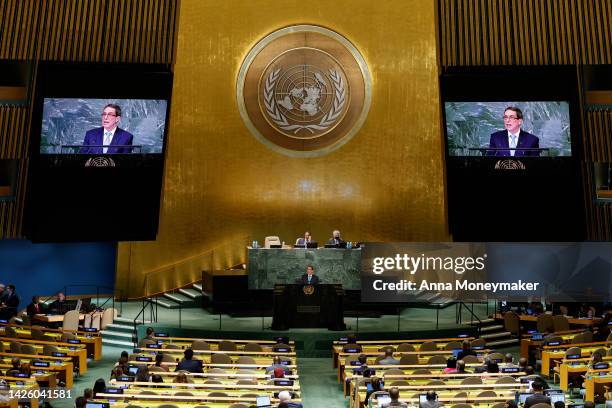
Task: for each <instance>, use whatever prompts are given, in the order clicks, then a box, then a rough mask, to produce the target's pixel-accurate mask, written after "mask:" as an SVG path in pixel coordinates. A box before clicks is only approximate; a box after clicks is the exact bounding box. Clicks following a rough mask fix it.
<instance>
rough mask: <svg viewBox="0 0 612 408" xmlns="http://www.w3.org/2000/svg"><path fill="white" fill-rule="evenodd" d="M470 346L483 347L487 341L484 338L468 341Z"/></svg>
mask: <svg viewBox="0 0 612 408" xmlns="http://www.w3.org/2000/svg"><path fill="white" fill-rule="evenodd" d="M470 344H471V346H472V348H474V347H485V346H486V345H487V341H486V340H485V339H475V340H472V341H471V342H470Z"/></svg>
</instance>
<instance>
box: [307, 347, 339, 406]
mask: <svg viewBox="0 0 612 408" xmlns="http://www.w3.org/2000/svg"><path fill="white" fill-rule="evenodd" d="M298 367H299V369H298V373H299V375H300V387H301V389H302V395H303V397H302V398H303V401H304V403H303V405H304V407H325V408H346V407H348V406H349V400H348V398H347V399H344V398H343V397H342V385H341V384H339V383H338V379H337V371H336V370H335V369H334V368H333V367H332V359H331V356H330V357H329V358H300V359H299V360H298Z"/></svg>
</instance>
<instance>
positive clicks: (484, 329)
mask: <svg viewBox="0 0 612 408" xmlns="http://www.w3.org/2000/svg"><path fill="white" fill-rule="evenodd" d="M503 329H504V326H503V325H501V324H496V325H495V326H482V327H481V328H480V332H481V333H482V332H492V331H496V330H503Z"/></svg>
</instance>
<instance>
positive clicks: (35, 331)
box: [30, 326, 45, 340]
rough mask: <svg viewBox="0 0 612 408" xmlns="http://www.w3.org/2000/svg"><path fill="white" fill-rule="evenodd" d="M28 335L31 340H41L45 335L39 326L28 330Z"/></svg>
mask: <svg viewBox="0 0 612 408" xmlns="http://www.w3.org/2000/svg"><path fill="white" fill-rule="evenodd" d="M30 334H31V336H32V339H33V340H41V339H42V337H43V336H44V335H45V332H43V328H42V327H40V326H32V328H31V329H30Z"/></svg>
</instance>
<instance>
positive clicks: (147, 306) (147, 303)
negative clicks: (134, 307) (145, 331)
mask: <svg viewBox="0 0 612 408" xmlns="http://www.w3.org/2000/svg"><path fill="white" fill-rule="evenodd" d="M147 311H148V312H149V321H150V322H154V323H155V322H157V302H154V301H153V299H151V298H143V299H142V308H141V309H140V312H138V314H137V315H136V317H135V318H134V322H133V325H134V336H133V338H134V348H136V347H138V336H137V333H138V331H137V327H138V325H139V324H145V323H146V320H145V319H146V316H147ZM139 320H140V322H139Z"/></svg>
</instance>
